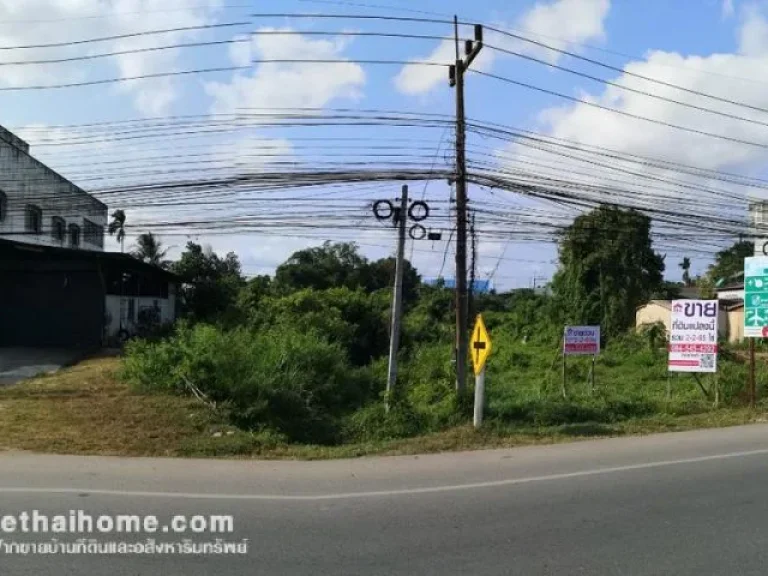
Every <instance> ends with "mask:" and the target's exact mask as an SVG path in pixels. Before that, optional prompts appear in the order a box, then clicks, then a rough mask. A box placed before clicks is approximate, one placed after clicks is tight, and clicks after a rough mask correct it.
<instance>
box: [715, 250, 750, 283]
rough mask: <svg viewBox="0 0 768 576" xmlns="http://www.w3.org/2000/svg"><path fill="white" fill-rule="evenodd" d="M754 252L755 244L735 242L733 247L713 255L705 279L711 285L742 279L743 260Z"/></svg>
mask: <svg viewBox="0 0 768 576" xmlns="http://www.w3.org/2000/svg"><path fill="white" fill-rule="evenodd" d="M754 252H755V243H754V242H749V241H747V240H740V241H739V242H735V243H734V244H733V246H730V247H728V248H725V249H724V250H720V252H718V253H717V254H715V262H714V264H712V265H711V266H710V267H709V270H708V271H707V277H708V279H709V281H710V283H712V284H713V285H718V283H719V284H727V283H729V282H733V281H736V280H739V279H740V278H743V276H744V258H748V257H749V256H752V255H753V254H754Z"/></svg>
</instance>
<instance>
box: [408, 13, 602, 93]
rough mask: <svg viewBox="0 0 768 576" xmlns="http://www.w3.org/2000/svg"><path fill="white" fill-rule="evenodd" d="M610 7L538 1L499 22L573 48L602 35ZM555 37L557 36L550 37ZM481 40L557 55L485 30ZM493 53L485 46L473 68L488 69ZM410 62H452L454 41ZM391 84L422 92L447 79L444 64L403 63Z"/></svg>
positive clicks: (553, 58) (466, 32) (464, 34)
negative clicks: (515, 16) (512, 19)
mask: <svg viewBox="0 0 768 576" xmlns="http://www.w3.org/2000/svg"><path fill="white" fill-rule="evenodd" d="M609 9H610V0H555V1H550V2H538V3H536V4H535V5H534V7H533V8H531V9H530V10H529V11H528V12H526V13H524V14H523V15H522V16H520V17H519V18H518V19H517V21H516V22H515V23H514V24H513V25H511V26H508V25H505V24H500V25H498V26H497V27H498V28H501V29H511V30H515V31H517V32H520V33H522V34H524V35H528V36H533V37H534V39H536V40H541V39H542V37H545V41H546V43H547V44H549V45H552V46H554V47H556V48H568V49H571V50H572V49H573V47H572V46H571V43H577V44H578V43H580V42H587V41H590V40H601V39H603V38H604V37H605V29H604V23H605V19H606V17H607V15H608V11H609ZM553 36H557V38H553ZM461 37H462V38H472V37H473V34H472V29H471V28H469V27H464V29H462V30H461ZM485 41H486V43H487V44H489V46H496V47H499V48H506V49H514V50H515V51H519V52H524V53H527V54H535V55H536V56H539V57H544V58H546V59H547V60H549V61H551V62H555V61H557V60H558V58H559V57H560V54H558V53H557V52H553V51H552V50H547V49H546V48H542V47H540V46H536V45H534V44H530V43H527V42H520V41H514V40H511V39H510V38H509V37H506V36H503V35H500V34H497V33H493V32H491V31H487V32H486V33H485ZM497 54H503V53H497V52H495V51H494V50H492V49H491V48H486V49H485V50H483V51H482V52H481V53H480V55H479V56H478V59H477V61H476V62H475V63H474V64H473V67H474V68H475V69H478V70H481V71H488V70H490V69H491V67H492V66H493V62H494V60H495V56H496V55H497ZM413 60H414V61H426V62H437V63H441V64H453V63H454V62H455V60H456V50H455V45H454V42H452V41H448V40H444V41H443V42H441V43H440V44H439V45H438V46H437V47H436V48H435V49H434V50H433V51H432V52H431V53H430V54H428V55H426V56H424V57H421V58H413ZM394 82H395V86H396V87H397V89H398V90H399V91H400V92H402V93H403V94H410V95H415V94H426V93H427V92H429V91H431V90H433V89H434V88H436V87H437V86H439V85H440V83H441V82H447V72H446V69H445V68H444V67H438V66H418V65H406V66H404V67H403V68H402V69H401V70H400V72H399V73H398V74H397V76H395V79H394Z"/></svg>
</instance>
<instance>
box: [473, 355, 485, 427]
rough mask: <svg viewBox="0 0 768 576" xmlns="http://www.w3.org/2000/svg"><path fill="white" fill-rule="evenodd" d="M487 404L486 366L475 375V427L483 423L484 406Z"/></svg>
mask: <svg viewBox="0 0 768 576" xmlns="http://www.w3.org/2000/svg"><path fill="white" fill-rule="evenodd" d="M484 405H485V367H483V369H482V370H481V371H480V374H477V375H476V376H475V418H474V424H475V428H480V426H482V425H483V406H484Z"/></svg>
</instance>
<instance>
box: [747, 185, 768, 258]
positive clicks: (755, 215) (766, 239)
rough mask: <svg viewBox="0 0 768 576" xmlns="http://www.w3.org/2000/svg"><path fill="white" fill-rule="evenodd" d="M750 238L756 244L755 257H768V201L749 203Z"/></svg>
mask: <svg viewBox="0 0 768 576" xmlns="http://www.w3.org/2000/svg"><path fill="white" fill-rule="evenodd" d="M749 227H750V230H749V236H750V237H751V240H752V241H753V242H754V243H755V256H768V200H758V199H754V200H752V201H751V202H750V203H749Z"/></svg>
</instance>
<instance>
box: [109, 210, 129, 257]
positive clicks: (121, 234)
mask: <svg viewBox="0 0 768 576" xmlns="http://www.w3.org/2000/svg"><path fill="white" fill-rule="evenodd" d="M107 231H108V232H109V235H110V236H114V235H115V234H117V236H116V238H117V241H118V242H120V252H124V251H125V212H123V211H122V210H115V211H114V212H112V222H110V223H109V227H107Z"/></svg>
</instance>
